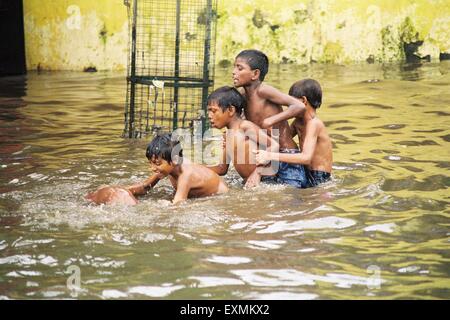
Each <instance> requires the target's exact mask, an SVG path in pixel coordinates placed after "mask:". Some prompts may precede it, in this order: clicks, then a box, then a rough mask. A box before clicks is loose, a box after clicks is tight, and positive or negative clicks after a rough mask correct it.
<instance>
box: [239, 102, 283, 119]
mask: <svg viewBox="0 0 450 320" xmlns="http://www.w3.org/2000/svg"><path fill="white" fill-rule="evenodd" d="M280 111H282V110H281V108H280V107H279V106H276V105H274V104H272V103H270V102H269V101H267V100H265V99H260V98H258V99H256V98H255V99H251V100H247V107H246V108H245V110H244V113H245V118H246V119H247V120H249V121H251V122H253V123H256V124H257V125H259V126H261V123H262V121H263V120H264V119H266V118H267V117H270V116H273V115H275V114H277V113H279V112H280Z"/></svg>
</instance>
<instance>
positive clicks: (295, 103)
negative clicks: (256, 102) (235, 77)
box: [259, 85, 306, 129]
mask: <svg viewBox="0 0 450 320" xmlns="http://www.w3.org/2000/svg"><path fill="white" fill-rule="evenodd" d="M259 94H260V96H261V97H262V98H265V99H267V100H269V101H271V102H273V103H275V104H278V105H281V106H288V108H287V109H286V110H283V111H282V112H280V113H278V114H275V115H273V116H271V117H268V118H266V119H264V121H263V123H262V125H261V127H262V128H263V129H267V128H270V127H272V126H273V125H275V124H277V123H278V122H281V121H284V120H288V119H291V118H294V117H302V116H303V114H304V113H305V110H306V109H305V105H304V104H303V102H301V101H299V100H298V99H296V98H294V97H292V96H290V95H287V94H285V93H282V92H281V91H279V90H277V89H275V88H274V87H271V86H267V85H266V86H263V87H261V88H260V89H259Z"/></svg>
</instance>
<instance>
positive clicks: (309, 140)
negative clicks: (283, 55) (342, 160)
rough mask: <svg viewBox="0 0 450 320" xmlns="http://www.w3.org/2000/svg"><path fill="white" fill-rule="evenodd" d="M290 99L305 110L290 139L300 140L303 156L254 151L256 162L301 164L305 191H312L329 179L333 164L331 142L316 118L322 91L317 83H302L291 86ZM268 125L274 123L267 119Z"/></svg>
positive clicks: (309, 80) (297, 118)
mask: <svg viewBox="0 0 450 320" xmlns="http://www.w3.org/2000/svg"><path fill="white" fill-rule="evenodd" d="M289 95H291V96H293V97H295V98H297V99H299V100H300V101H301V102H302V103H303V104H304V105H305V106H306V113H305V115H304V116H303V117H296V119H295V121H294V122H293V123H292V125H291V130H292V133H293V136H295V135H298V137H299V141H300V146H301V150H302V152H301V153H297V154H282V153H274V152H266V151H263V150H256V151H255V153H256V159H257V161H258V163H259V164H263V163H266V162H268V161H274V160H276V161H278V160H279V161H283V162H287V163H296V164H302V165H304V166H305V169H306V175H307V178H308V187H314V186H317V185H318V184H320V183H323V182H326V181H328V180H330V179H331V169H332V164H333V151H332V143H331V139H330V137H329V135H328V133H327V129H326V128H325V125H324V124H323V122H322V120H320V119H319V118H318V117H317V115H316V112H317V109H318V108H320V105H321V104H322V88H321V87H320V84H319V83H318V82H317V81H316V80H313V79H304V80H300V81H298V82H296V83H294V84H293V85H292V87H291V88H290V90H289ZM267 121H269V122H271V123H273V122H275V121H276V119H275V120H274V119H273V118H272V119H271V118H269V119H267Z"/></svg>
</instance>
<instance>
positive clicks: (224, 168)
mask: <svg viewBox="0 0 450 320" xmlns="http://www.w3.org/2000/svg"><path fill="white" fill-rule="evenodd" d="M226 141H227V140H226V134H224V135H223V144H222V162H221V163H219V164H218V165H215V166H207V168H208V169H211V170H212V171H214V172H215V173H217V174H218V175H219V176H224V175H226V174H227V172H228V168H229V167H230V164H229V161H228V155H227V149H226V143H227V142H226Z"/></svg>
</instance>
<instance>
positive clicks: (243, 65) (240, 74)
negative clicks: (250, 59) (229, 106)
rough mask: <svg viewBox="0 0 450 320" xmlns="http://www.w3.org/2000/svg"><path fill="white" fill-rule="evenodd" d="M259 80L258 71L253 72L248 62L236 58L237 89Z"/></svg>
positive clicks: (234, 69)
mask: <svg viewBox="0 0 450 320" xmlns="http://www.w3.org/2000/svg"><path fill="white" fill-rule="evenodd" d="M257 79H258V74H257V70H252V69H251V68H250V66H249V65H248V63H247V60H245V59H242V58H239V57H238V58H236V60H235V61H234V68H233V84H234V86H235V87H242V86H245V85H248V84H250V83H251V82H252V81H255V80H257Z"/></svg>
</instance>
